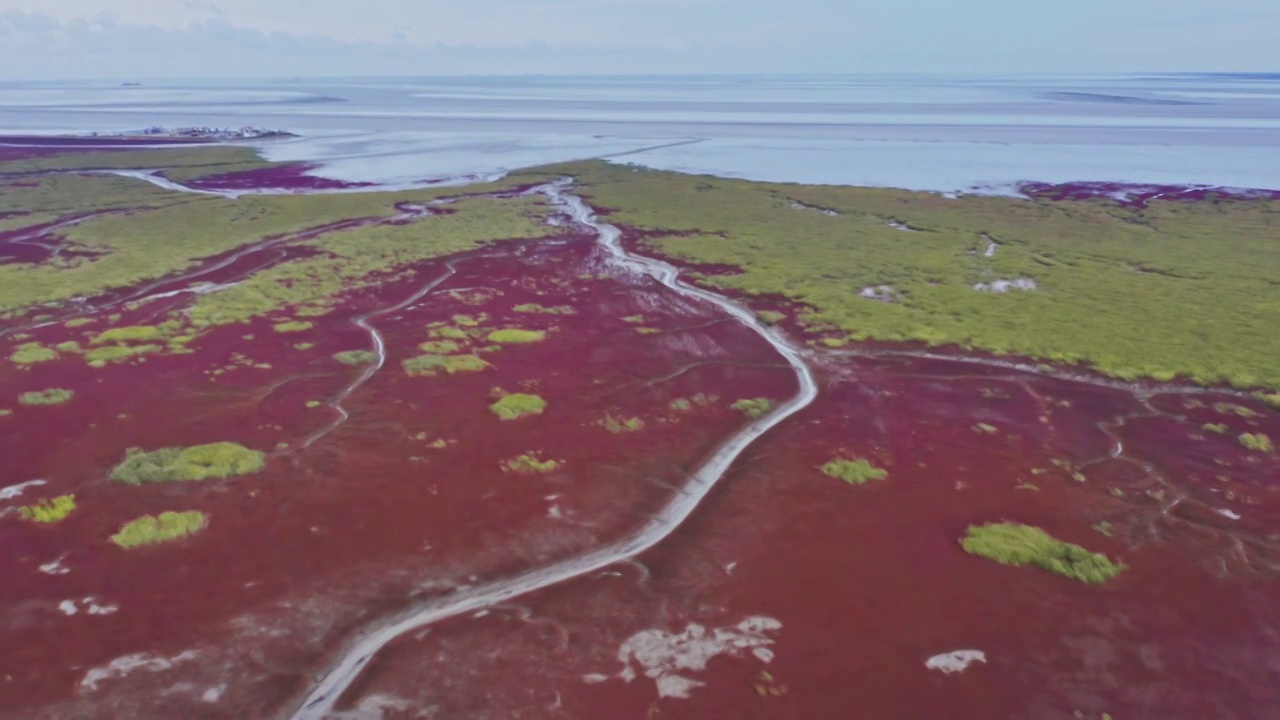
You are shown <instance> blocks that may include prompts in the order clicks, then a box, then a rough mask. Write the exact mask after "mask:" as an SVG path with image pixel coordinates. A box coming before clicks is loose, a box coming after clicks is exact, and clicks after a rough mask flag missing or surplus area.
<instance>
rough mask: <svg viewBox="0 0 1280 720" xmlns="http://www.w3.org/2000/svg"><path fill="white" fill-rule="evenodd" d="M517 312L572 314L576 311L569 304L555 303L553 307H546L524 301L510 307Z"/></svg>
mask: <svg viewBox="0 0 1280 720" xmlns="http://www.w3.org/2000/svg"><path fill="white" fill-rule="evenodd" d="M511 309H512V310H514V311H516V312H518V313H538V314H541V315H573V314H575V313H576V312H577V310H574V309H573V307H571V306H569V305H556V306H555V307H547V306H546V305H539V304H538V303H524V304H522V305H516V306H515V307H513V308H511Z"/></svg>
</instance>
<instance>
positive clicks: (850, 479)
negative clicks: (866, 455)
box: [822, 458, 889, 485]
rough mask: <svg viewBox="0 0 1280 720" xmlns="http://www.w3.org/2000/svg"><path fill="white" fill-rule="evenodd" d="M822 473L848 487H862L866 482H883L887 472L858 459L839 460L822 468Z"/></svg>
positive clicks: (887, 475) (887, 474)
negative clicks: (837, 479)
mask: <svg viewBox="0 0 1280 720" xmlns="http://www.w3.org/2000/svg"><path fill="white" fill-rule="evenodd" d="M822 472H823V473H824V474H826V475H828V476H830V477H833V478H839V479H841V480H843V481H845V482H847V483H849V484H850V485H862V484H865V483H866V482H867V481H868V480H883V479H885V478H887V477H889V472H888V471H887V470H885V469H883V468H878V467H876V466H875V465H872V464H871V463H870V462H868V461H867V460H864V459H862V458H858V459H857V460H848V459H844V458H839V459H836V460H832V461H831V462H829V463H827V464H826V465H823V466H822Z"/></svg>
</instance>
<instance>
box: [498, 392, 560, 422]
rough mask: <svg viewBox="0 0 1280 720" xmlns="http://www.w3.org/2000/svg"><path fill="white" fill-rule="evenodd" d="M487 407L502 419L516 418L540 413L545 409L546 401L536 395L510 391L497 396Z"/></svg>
mask: <svg viewBox="0 0 1280 720" xmlns="http://www.w3.org/2000/svg"><path fill="white" fill-rule="evenodd" d="M489 409H490V410H492V411H493V414H494V415H497V416H498V417H499V418H501V419H503V420H517V419H519V418H522V417H524V416H526V415H541V414H542V412H543V411H544V410H546V409H547V401H546V400H543V399H542V398H540V397H538V396H537V395H529V394H527V393H511V394H510V395H504V396H502V397H501V398H499V399H498V401H497V402H495V403H493V404H492V405H490V406H489Z"/></svg>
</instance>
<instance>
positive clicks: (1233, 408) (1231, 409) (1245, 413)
mask: <svg viewBox="0 0 1280 720" xmlns="http://www.w3.org/2000/svg"><path fill="white" fill-rule="evenodd" d="M1213 409H1214V410H1217V411H1218V412H1220V413H1222V414H1223V415H1239V416H1240V417H1242V418H1256V417H1258V416H1259V415H1260V414H1261V413H1259V412H1257V411H1256V410H1250V409H1249V408H1247V407H1245V406H1243V405H1236V404H1235V403H1225V402H1221V403H1215V404H1214V406H1213Z"/></svg>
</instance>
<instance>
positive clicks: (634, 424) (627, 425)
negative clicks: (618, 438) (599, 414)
mask: <svg viewBox="0 0 1280 720" xmlns="http://www.w3.org/2000/svg"><path fill="white" fill-rule="evenodd" d="M596 424H597V425H599V426H600V427H602V428H604V429H605V430H608V431H609V432H611V433H613V434H614V435H617V434H618V433H629V432H638V431H640V430H643V429H644V420H641V419H640V418H638V417H622V416H620V415H617V414H615V413H612V412H609V413H605V416H604V419H603V420H599V421H597V422H596Z"/></svg>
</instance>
